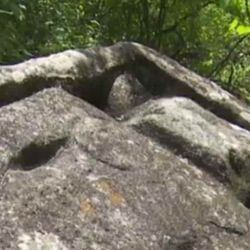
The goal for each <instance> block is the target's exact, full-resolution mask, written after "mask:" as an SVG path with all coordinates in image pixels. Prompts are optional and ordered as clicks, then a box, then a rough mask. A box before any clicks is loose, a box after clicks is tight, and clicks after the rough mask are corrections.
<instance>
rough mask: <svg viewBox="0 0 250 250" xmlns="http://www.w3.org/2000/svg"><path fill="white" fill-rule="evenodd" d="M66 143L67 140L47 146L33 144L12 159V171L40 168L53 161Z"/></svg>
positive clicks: (52, 142) (63, 139)
mask: <svg viewBox="0 0 250 250" xmlns="http://www.w3.org/2000/svg"><path fill="white" fill-rule="evenodd" d="M66 141H67V138H62V139H58V140H55V141H50V142H49V143H45V144H35V143H32V144H30V145H29V146H27V147H26V148H24V149H22V150H21V151H20V152H19V154H18V155H17V156H16V157H15V158H14V159H12V161H11V164H10V169H19V170H23V171H29V170H32V169H35V168H37V167H40V166H41V165H43V164H45V163H46V162H48V161H50V160H51V159H53V158H54V157H55V155H56V153H57V152H58V150H59V149H60V148H62V147H63V146H65V144H66Z"/></svg>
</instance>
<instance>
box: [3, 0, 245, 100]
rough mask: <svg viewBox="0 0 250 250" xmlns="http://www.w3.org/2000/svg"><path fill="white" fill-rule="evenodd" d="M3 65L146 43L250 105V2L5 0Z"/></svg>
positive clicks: (238, 0)
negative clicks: (90, 48)
mask: <svg viewBox="0 0 250 250" xmlns="http://www.w3.org/2000/svg"><path fill="white" fill-rule="evenodd" d="M0 28H1V36H0V45H1V46H0V64H11V63H15V62H18V61H22V60H24V59H27V58H31V57H37V56H40V55H46V54H49V53H52V52H57V51H61V50H64V49H67V48H84V47H87V46H93V45H97V44H98V45H99V44H100V45H109V44H112V43H114V42H117V41H121V40H129V41H138V42H140V43H143V44H145V45H148V46H150V47H153V48H156V49H157V50H160V51H162V52H164V53H166V54H168V55H169V56H171V57H173V58H175V59H177V60H178V61H180V62H181V63H182V64H184V65H186V66H187V67H188V68H190V69H193V70H195V71H196V72H198V73H200V74H202V75H203V76H206V77H208V78H211V79H213V80H216V81H217V82H218V83H220V84H221V85H222V86H223V87H224V88H226V89H228V90H230V91H231V92H233V93H235V94H237V95H238V96H240V97H242V98H244V99H245V100H246V101H248V102H250V60H249V58H250V3H249V0H192V1H185V0H119V1H118V0H60V1H59V0H36V1H30V0H1V1H0Z"/></svg>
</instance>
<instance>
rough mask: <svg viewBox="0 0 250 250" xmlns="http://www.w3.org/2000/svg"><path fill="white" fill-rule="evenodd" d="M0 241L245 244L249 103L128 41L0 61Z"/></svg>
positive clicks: (172, 249)
mask: <svg viewBox="0 0 250 250" xmlns="http://www.w3.org/2000/svg"><path fill="white" fill-rule="evenodd" d="M0 105H1V106H0V249H3V250H5V249H9V250H41V249H46V250H47V249H49V250H72V249H73V250H81V249H83V250H85V249H86V250H102V249H103V250H104V249H105V250H107V249H108V250H117V249H121V250H130V249H135V250H166V249H168V250H177V249H187V250H192V249H197V250H200V249H205V250H206V249H211V250H212V249H229V250H231V249H232V250H235V249H243V250H244V249H246V250H247V249H250V231H249V228H250V211H249V209H250V170H249V169H250V148H249V145H250V132H249V131H250V118H249V117H250V109H249V107H247V106H245V105H244V104H242V103H241V102H240V101H238V100H237V99H236V98H235V97H233V96H232V95H230V94H229V93H227V92H226V91H224V90H222V89H221V88H220V87H218V86H217V85H216V84H215V83H213V82H210V81H209V80H207V79H204V78H202V77H200V76H198V75H196V74H195V73H193V72H191V71H189V70H188V69H186V68H184V67H182V66H181V65H179V64H178V63H177V62H175V61H173V60H171V59H170V58H168V57H166V56H163V55H161V54H159V53H157V52H156V51H153V50H151V49H150V48H147V47H144V46H142V45H140V44H136V43H127V42H125V43H118V44H116V45H113V46H111V47H106V48H102V47H101V48H93V49H87V50H82V51H80V50H78V51H74V50H69V51H65V52H62V53H59V54H54V55H51V56H49V57H44V58H37V59H32V60H29V61H26V62H23V63H21V64H17V65H12V66H1V67H0Z"/></svg>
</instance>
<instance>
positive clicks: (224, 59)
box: [208, 34, 249, 78]
mask: <svg viewBox="0 0 250 250" xmlns="http://www.w3.org/2000/svg"><path fill="white" fill-rule="evenodd" d="M248 36H249V34H247V35H245V36H242V37H241V38H240V39H239V40H238V41H236V43H235V44H234V45H233V46H232V48H231V49H229V51H228V53H227V55H226V56H225V57H224V58H223V59H222V60H221V61H220V62H219V63H218V64H217V65H216V66H215V68H214V69H213V70H212V71H211V73H210V74H209V75H208V77H209V78H211V77H212V76H214V75H215V74H217V73H218V72H219V71H220V70H221V69H223V68H224V66H225V63H226V62H227V60H228V59H229V58H230V57H231V55H232V54H233V52H234V51H235V49H236V48H237V47H238V46H239V45H240V44H241V43H242V42H243V41H244V40H245V39H246V38H247V37H248Z"/></svg>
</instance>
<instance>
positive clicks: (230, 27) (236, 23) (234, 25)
mask: <svg viewBox="0 0 250 250" xmlns="http://www.w3.org/2000/svg"><path fill="white" fill-rule="evenodd" d="M238 25H239V19H238V18H237V17H236V18H234V20H233V21H232V22H231V24H230V26H229V31H234V30H235V29H236V27H237V26H238Z"/></svg>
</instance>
